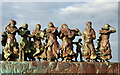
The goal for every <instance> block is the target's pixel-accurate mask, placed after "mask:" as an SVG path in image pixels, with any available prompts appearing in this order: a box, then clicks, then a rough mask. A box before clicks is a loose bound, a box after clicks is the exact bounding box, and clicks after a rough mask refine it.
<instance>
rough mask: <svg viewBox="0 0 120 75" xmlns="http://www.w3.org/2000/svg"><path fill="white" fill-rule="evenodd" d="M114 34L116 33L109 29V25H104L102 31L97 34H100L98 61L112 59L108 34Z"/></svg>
mask: <svg viewBox="0 0 120 75" xmlns="http://www.w3.org/2000/svg"><path fill="white" fill-rule="evenodd" d="M110 28H111V30H110ZM114 32H116V30H115V29H114V28H113V27H111V26H110V25H109V24H105V25H104V28H102V30H100V31H99V34H101V35H100V36H101V41H100V48H99V52H98V53H99V54H100V59H102V61H107V60H109V59H111V58H112V56H111V48H110V43H109V37H110V34H111V33H114Z"/></svg>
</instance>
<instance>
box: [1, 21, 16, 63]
mask: <svg viewBox="0 0 120 75" xmlns="http://www.w3.org/2000/svg"><path fill="white" fill-rule="evenodd" d="M15 25H16V21H15V20H11V21H10V24H9V25H7V27H6V28H5V32H3V34H2V37H3V38H2V45H3V46H4V49H3V55H4V56H3V57H4V58H3V60H6V61H8V60H9V61H10V60H16V59H17V57H18V43H17V42H16V38H15V35H16V32H18V29H17V27H16V26H15ZM5 36H6V38H4V37H5Z"/></svg>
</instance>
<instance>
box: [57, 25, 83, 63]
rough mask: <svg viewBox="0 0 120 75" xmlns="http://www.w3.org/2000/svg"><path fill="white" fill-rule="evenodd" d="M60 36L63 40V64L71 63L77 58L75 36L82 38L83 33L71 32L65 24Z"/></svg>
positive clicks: (75, 30) (74, 30)
mask: <svg viewBox="0 0 120 75" xmlns="http://www.w3.org/2000/svg"><path fill="white" fill-rule="evenodd" d="M59 34H60V35H59V37H60V39H62V57H63V62H67V60H69V62H71V61H72V58H74V57H75V53H74V52H73V45H72V41H73V40H74V38H75V36H80V35H81V33H80V31H79V30H78V29H73V30H70V29H69V28H68V26H67V25H66V24H63V25H62V28H61V29H60V33H59Z"/></svg>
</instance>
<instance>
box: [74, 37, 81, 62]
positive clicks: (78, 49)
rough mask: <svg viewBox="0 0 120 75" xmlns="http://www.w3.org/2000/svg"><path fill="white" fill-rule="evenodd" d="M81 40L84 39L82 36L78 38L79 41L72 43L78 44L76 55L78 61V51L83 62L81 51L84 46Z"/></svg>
mask: <svg viewBox="0 0 120 75" xmlns="http://www.w3.org/2000/svg"><path fill="white" fill-rule="evenodd" d="M81 41H82V39H81V38H80V39H79V40H78V42H72V44H76V46H77V48H76V57H75V61H76V62H77V57H78V53H79V54H80V62H83V59H82V51H81V48H83V45H82V43H81Z"/></svg>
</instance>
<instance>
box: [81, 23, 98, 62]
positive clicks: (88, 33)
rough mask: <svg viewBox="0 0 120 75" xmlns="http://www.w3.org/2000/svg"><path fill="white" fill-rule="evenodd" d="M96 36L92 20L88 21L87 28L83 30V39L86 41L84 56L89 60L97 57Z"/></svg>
mask: <svg viewBox="0 0 120 75" xmlns="http://www.w3.org/2000/svg"><path fill="white" fill-rule="evenodd" d="M95 38H96V35H95V31H94V29H93V28H92V22H87V28H85V30H84V31H83V41H84V47H83V53H82V55H83V57H84V59H86V60H87V61H86V62H88V61H89V60H92V61H91V62H93V59H96V57H97V56H96V54H95V48H94V44H93V40H94V39H95Z"/></svg>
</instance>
